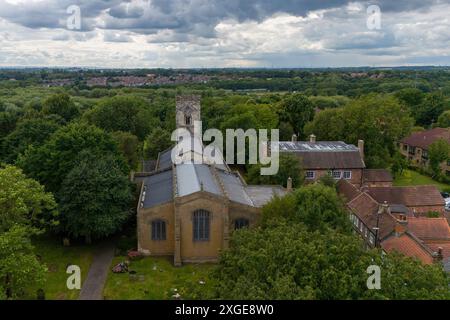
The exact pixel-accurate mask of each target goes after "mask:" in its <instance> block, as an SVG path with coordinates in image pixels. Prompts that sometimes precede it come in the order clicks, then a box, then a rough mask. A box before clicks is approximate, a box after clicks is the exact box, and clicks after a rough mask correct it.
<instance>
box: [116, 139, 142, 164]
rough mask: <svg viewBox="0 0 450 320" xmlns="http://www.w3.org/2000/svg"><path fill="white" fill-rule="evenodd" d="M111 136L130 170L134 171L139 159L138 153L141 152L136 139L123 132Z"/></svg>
mask: <svg viewBox="0 0 450 320" xmlns="http://www.w3.org/2000/svg"><path fill="white" fill-rule="evenodd" d="M112 135H113V137H114V140H115V141H116V142H117V144H118V146H119V150H120V151H121V152H122V154H123V156H124V157H125V158H126V159H127V162H128V166H129V167H130V168H132V169H136V168H137V166H138V163H139V159H140V154H141V152H140V151H141V150H142V149H141V144H140V143H139V139H138V137H136V136H135V135H133V134H131V133H129V132H123V131H116V132H113V134H112Z"/></svg>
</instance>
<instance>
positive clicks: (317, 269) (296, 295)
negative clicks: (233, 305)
mask: <svg viewBox="0 0 450 320" xmlns="http://www.w3.org/2000/svg"><path fill="white" fill-rule="evenodd" d="M372 265H377V266H379V267H380V268H381V270H382V271H381V272H382V274H381V276H382V278H381V290H368V288H367V279H368V276H369V275H368V274H367V272H366V271H367V268H368V267H369V266H372ZM211 278H212V279H211V280H212V283H213V284H214V286H213V288H212V290H208V291H207V292H205V298H219V299H239V300H241V299H242V300H247V299H251V300H253V299H269V300H270V299H289V300H297V299H308V300H310V299H318V300H342V299H354V300H357V299H449V298H450V292H449V290H448V281H449V278H448V276H447V275H446V274H445V272H444V271H443V270H442V268H441V266H424V265H422V264H421V263H420V262H418V261H415V260H412V259H410V258H405V257H400V256H395V255H388V256H386V257H382V254H381V252H379V251H378V250H372V251H366V249H365V248H364V246H363V244H362V242H361V240H360V239H358V238H357V236H355V235H353V234H341V233H339V232H336V231H335V230H326V231H324V232H310V231H308V230H307V228H306V227H305V226H303V225H302V224H298V223H290V224H283V223H281V224H277V225H276V226H271V227H268V228H258V229H250V230H239V231H237V232H234V233H233V235H232V239H231V243H230V249H229V250H227V251H225V252H224V253H223V254H222V256H221V259H220V263H219V265H218V267H217V269H216V270H214V271H213V274H212V276H211Z"/></svg>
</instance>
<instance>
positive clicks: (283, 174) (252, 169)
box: [247, 154, 304, 187]
mask: <svg viewBox="0 0 450 320" xmlns="http://www.w3.org/2000/svg"><path fill="white" fill-rule="evenodd" d="M262 167H263V166H262V165H261V164H256V165H249V166H248V174H247V178H248V182H249V183H252V184H266V185H280V186H285V187H286V186H287V181H288V179H289V178H291V179H292V184H293V186H294V187H298V186H301V185H302V183H303V181H304V173H303V169H302V165H301V161H300V159H299V158H298V157H297V156H295V155H292V154H280V157H279V170H278V172H277V173H276V174H275V175H268V176H262V175H261V168H262ZM264 167H265V166H264Z"/></svg>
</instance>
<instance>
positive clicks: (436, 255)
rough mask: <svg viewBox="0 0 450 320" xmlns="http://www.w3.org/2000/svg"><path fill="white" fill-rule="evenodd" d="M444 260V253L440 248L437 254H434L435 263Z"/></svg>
mask: <svg viewBox="0 0 450 320" xmlns="http://www.w3.org/2000/svg"><path fill="white" fill-rule="evenodd" d="M443 259H444V254H443V253H442V247H439V248H438V251H437V252H434V253H433V260H434V262H441V261H442V260H443Z"/></svg>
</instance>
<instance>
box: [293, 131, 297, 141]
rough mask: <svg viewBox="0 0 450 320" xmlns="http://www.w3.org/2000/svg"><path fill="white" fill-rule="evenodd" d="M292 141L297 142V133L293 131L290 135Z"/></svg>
mask: <svg viewBox="0 0 450 320" xmlns="http://www.w3.org/2000/svg"><path fill="white" fill-rule="evenodd" d="M292 142H297V135H296V134H295V133H294V134H293V135H292Z"/></svg>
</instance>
